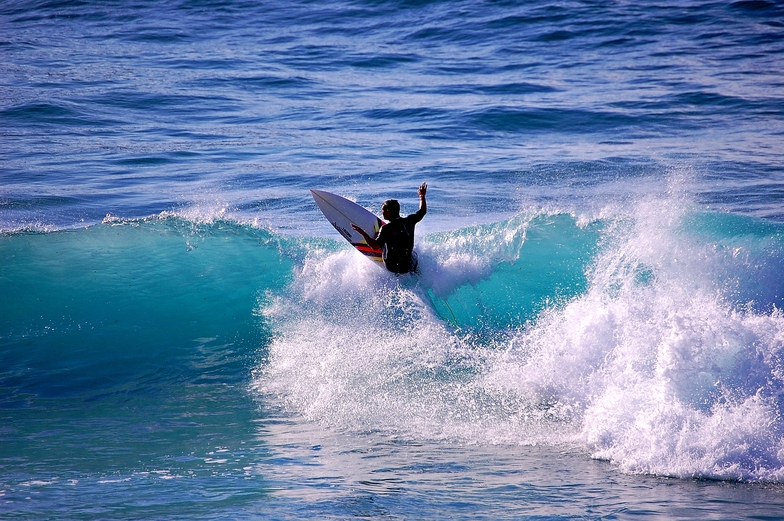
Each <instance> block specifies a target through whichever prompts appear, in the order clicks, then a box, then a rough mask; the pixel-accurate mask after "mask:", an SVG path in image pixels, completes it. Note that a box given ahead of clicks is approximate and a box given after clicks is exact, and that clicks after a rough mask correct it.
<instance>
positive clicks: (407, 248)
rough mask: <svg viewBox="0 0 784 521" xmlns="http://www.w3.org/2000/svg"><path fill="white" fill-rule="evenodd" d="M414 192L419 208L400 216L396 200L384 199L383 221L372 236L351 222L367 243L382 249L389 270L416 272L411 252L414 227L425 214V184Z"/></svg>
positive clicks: (415, 258) (415, 261)
mask: <svg viewBox="0 0 784 521" xmlns="http://www.w3.org/2000/svg"><path fill="white" fill-rule="evenodd" d="M417 193H418V194H419V210H417V212H416V213H412V214H411V215H409V216H407V217H400V203H399V202H397V201H396V200H395V199H388V200H386V201H384V204H383V205H382V206H381V214H382V215H383V217H384V220H386V221H387V223H386V224H385V225H383V226H382V227H381V229H380V230H379V231H378V235H376V237H375V238H373V237H371V236H370V235H368V234H367V232H365V230H363V229H362V228H360V227H359V226H357V225H355V224H352V225H351V227H352V228H354V229H355V230H356V231H358V232H359V233H360V234H361V235H362V237H364V238H365V241H366V242H367V243H368V246H370V247H371V248H375V249H380V250H381V251H383V252H384V254H383V258H384V265H385V266H386V267H387V269H388V270H389V271H391V272H393V273H408V272H409V271H416V268H417V256H416V253H415V252H414V227H415V226H416V224H417V223H418V222H419V221H421V220H422V218H423V217H424V216H425V214H426V213H427V200H426V199H425V195H426V194H427V183H422V184H421V185H420V187H419V190H417Z"/></svg>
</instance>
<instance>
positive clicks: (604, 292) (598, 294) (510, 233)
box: [256, 199, 784, 481]
mask: <svg viewBox="0 0 784 521" xmlns="http://www.w3.org/2000/svg"><path fill="white" fill-rule="evenodd" d="M686 208H687V206H686V205H684V204H683V202H682V201H679V200H676V199H669V200H667V199H664V200H657V201H652V202H649V203H646V204H639V205H638V206H637V207H636V209H635V211H634V212H631V213H627V214H626V215H620V216H616V217H614V218H612V219H607V220H606V221H605V228H604V233H603V237H604V239H603V241H602V243H601V245H600V248H599V251H598V252H597V253H596V256H595V258H594V262H593V264H592V265H591V269H590V270H589V273H588V281H589V285H588V289H587V290H586V291H585V292H584V293H582V294H580V295H579V296H577V297H574V298H573V299H571V300H570V301H568V302H565V303H563V302H562V303H561V304H558V305H552V306H550V307H549V308H547V309H545V310H544V311H543V312H542V313H540V315H539V316H538V318H537V319H536V321H535V322H534V323H532V324H528V325H527V326H526V327H523V328H519V329H510V330H507V331H498V332H497V334H496V335H495V336H494V337H487V336H486V335H487V333H484V332H483V333H478V332H474V333H468V332H466V331H455V330H453V328H452V327H450V325H449V323H448V322H447V321H445V320H443V319H442V318H441V317H439V316H438V315H437V313H436V312H435V311H434V310H433V308H432V306H431V305H430V303H429V300H428V298H427V297H426V291H427V290H432V291H433V292H434V293H435V294H436V295H439V296H440V295H446V294H449V292H450V291H452V290H453V289H454V288H456V287H459V286H461V285H463V284H475V283H476V282H477V281H479V280H482V279H483V278H485V277H487V276H488V275H489V274H491V273H492V271H493V269H494V267H495V266H497V265H498V263H501V262H513V261H514V260H515V259H516V256H517V255H519V251H520V245H521V244H523V243H524V242H525V240H526V231H527V230H528V226H529V224H530V219H524V218H522V217H521V218H519V219H518V220H512V221H510V222H508V223H504V224H499V225H494V226H490V227H483V228H478V229H476V230H466V232H465V233H462V234H455V235H451V236H450V235H449V234H443V235H438V236H432V237H430V238H427V239H426V240H423V241H422V242H421V244H420V252H421V256H422V259H421V261H422V263H423V272H424V274H423V276H422V277H420V278H411V277H407V276H405V277H400V278H396V277H394V276H392V275H390V274H388V273H386V272H385V271H384V270H383V269H380V268H379V267H378V266H374V265H373V264H372V263H370V262H367V260H366V259H364V258H362V257H361V256H359V255H357V254H356V253H355V252H353V251H349V250H342V251H339V252H327V251H318V252H317V251H315V250H313V251H311V254H310V255H308V256H307V258H306V259H305V260H304V262H303V263H302V265H301V267H300V269H299V271H298V272H297V274H296V276H295V279H294V282H293V283H292V285H291V287H290V288H289V289H288V291H287V292H286V293H285V294H281V295H276V296H273V297H271V298H269V299H267V303H265V304H264V306H263V307H262V310H261V312H262V314H263V315H265V316H266V317H267V318H268V320H269V322H270V324H272V326H273V327H274V328H275V329H276V333H277V334H276V336H275V340H274V341H273V343H272V345H271V346H270V347H269V359H268V361H267V362H266V363H265V364H264V365H262V367H261V368H260V370H259V374H258V378H257V379H256V387H257V389H258V390H260V391H261V392H263V393H265V394H267V395H277V396H278V397H279V398H280V399H281V401H282V403H284V404H286V406H288V407H290V408H291V409H292V410H295V411H297V412H298V413H301V414H304V415H305V416H306V417H308V418H310V419H311V420H313V421H316V422H320V423H323V424H326V425H330V426H332V427H334V428H338V429H347V430H352V431H367V430H384V431H389V432H394V433H400V434H402V435H406V436H412V437H424V438H427V439H441V438H447V439H457V440H460V441H463V442H467V443H513V444H534V443H569V444H576V445H578V446H582V447H585V448H587V450H589V451H590V452H591V453H592V454H593V455H594V457H596V458H600V459H606V460H609V461H611V462H613V463H614V464H617V465H618V466H619V467H620V468H622V469H623V470H624V471H628V472H640V473H653V474H662V475H669V476H677V477H689V476H701V477H711V478H719V479H743V480H765V481H782V480H784V441H782V440H784V423H783V422H782V419H781V417H782V414H781V413H782V408H784V404H782V401H781V398H780V397H779V395H780V394H781V392H782V390H784V381H783V380H784V363H782V360H783V359H784V356H782V354H783V353H784V316H782V313H781V312H779V311H778V310H776V309H775V308H774V309H773V310H772V311H771V310H770V308H768V310H767V311H760V310H759V309H757V310H756V311H755V309H754V306H746V307H744V306H739V305H738V303H737V302H733V300H732V298H731V297H732V295H733V294H734V293H733V292H734V289H733V288H734V285H735V283H736V282H737V281H736V280H735V281H733V280H730V279H732V277H728V274H732V273H733V270H735V272H743V270H745V269H747V266H748V263H749V262H753V259H749V258H747V257H745V256H744V255H743V254H738V253H737V252H735V251H730V250H728V249H727V248H723V247H720V246H718V245H717V244H715V243H711V242H710V241H705V240H701V239H700V238H698V237H696V236H695V235H694V234H693V233H691V232H690V231H689V230H687V229H685V227H684V217H685V216H686V215H687V214H688V212H687V211H686ZM733 248H735V249H740V250H743V249H744V246H743V245H742V244H735V245H734V246H733ZM728 259H729V260H728ZM542 276H544V275H543V274H542ZM481 335H484V336H481Z"/></svg>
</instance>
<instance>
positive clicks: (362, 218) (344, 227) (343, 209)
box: [310, 190, 384, 264]
mask: <svg viewBox="0 0 784 521" xmlns="http://www.w3.org/2000/svg"><path fill="white" fill-rule="evenodd" d="M310 193H311V195H313V199H314V200H315V201H316V204H317V205H318V207H319V209H320V210H321V212H322V213H323V214H324V217H326V218H327V220H328V221H329V222H330V223H332V226H334V227H335V229H336V230H337V231H338V233H339V234H340V235H342V236H343V238H344V239H346V240H347V241H348V242H349V243H350V244H351V245H352V246H353V247H355V248H356V249H357V250H359V251H360V253H362V254H363V255H366V256H367V257H368V258H370V259H372V260H374V261H376V262H380V263H382V264H383V263H384V260H383V259H382V258H381V250H378V249H374V248H371V247H370V246H369V245H368V243H367V241H365V239H364V237H362V235H360V234H359V232H357V231H355V230H354V229H353V228H351V224H352V223H353V224H356V225H357V226H359V227H360V228H362V229H363V230H365V232H366V233H367V234H368V235H370V236H371V237H375V236H376V234H377V233H378V231H379V230H380V229H381V225H382V222H381V219H379V218H378V217H376V216H375V215H373V214H372V213H371V212H369V211H368V210H366V209H365V208H362V207H361V206H359V205H358V204H357V203H355V202H353V201H349V200H348V199H346V198H345V197H340V196H339V195H335V194H331V193H329V192H324V191H323V190H311V191H310Z"/></svg>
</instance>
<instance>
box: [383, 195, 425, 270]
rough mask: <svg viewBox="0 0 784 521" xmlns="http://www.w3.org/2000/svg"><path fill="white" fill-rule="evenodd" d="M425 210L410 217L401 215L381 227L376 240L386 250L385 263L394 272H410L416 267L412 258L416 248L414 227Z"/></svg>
mask: <svg viewBox="0 0 784 521" xmlns="http://www.w3.org/2000/svg"><path fill="white" fill-rule="evenodd" d="M424 216H425V212H423V211H421V210H420V211H418V212H417V213H412V214H411V215H409V216H408V217H400V218H398V219H395V220H394V221H389V222H388V223H387V224H385V225H384V226H382V227H381V230H379V232H378V237H376V242H378V245H379V246H381V249H382V250H383V251H384V255H383V258H384V265H386V267H387V269H388V270H389V271H391V272H393V273H408V272H409V271H411V270H412V269H416V262H415V261H414V259H413V258H412V255H411V253H412V251H413V250H414V227H415V226H416V223H418V222H419V221H421V220H422V218H423V217H424Z"/></svg>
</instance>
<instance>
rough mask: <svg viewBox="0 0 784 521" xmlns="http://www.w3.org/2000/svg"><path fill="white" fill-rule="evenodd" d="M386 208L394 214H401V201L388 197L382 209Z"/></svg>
mask: <svg viewBox="0 0 784 521" xmlns="http://www.w3.org/2000/svg"><path fill="white" fill-rule="evenodd" d="M384 208H386V209H387V210H389V211H390V212H392V214H393V215H400V203H399V202H397V199H387V200H386V201H384V204H382V205H381V210H382V211H383V210H384Z"/></svg>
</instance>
